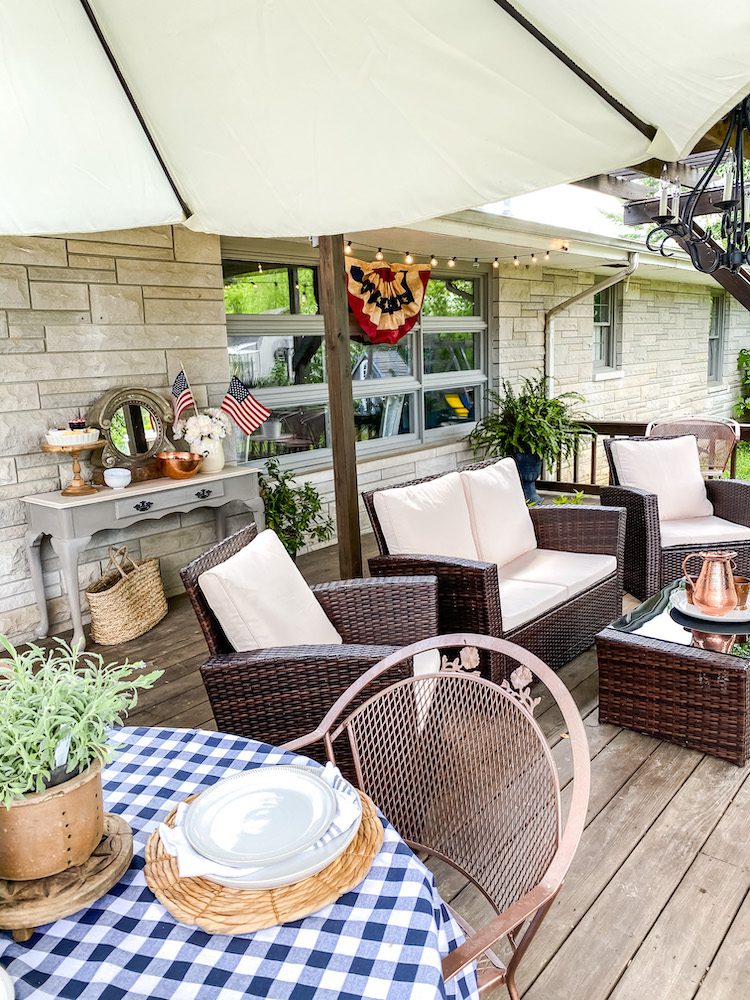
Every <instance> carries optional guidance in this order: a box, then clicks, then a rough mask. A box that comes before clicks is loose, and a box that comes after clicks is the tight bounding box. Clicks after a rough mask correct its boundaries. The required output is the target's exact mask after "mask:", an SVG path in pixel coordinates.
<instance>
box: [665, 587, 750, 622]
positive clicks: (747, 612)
mask: <svg viewBox="0 0 750 1000" xmlns="http://www.w3.org/2000/svg"><path fill="white" fill-rule="evenodd" d="M672 607H674V608H677V610H678V611H680V612H682V614H683V615H687V616H688V617H689V618H697V619H698V620H699V621H703V622H721V623H724V624H727V623H729V622H742V623H745V622H747V621H750V609H748V608H739V609H737V610H736V611H726V612H725V613H724V614H723V615H707V614H706V613H705V612H704V611H700V610H699V609H698V608H697V607H696V606H695V605H694V604H691V603H690V601H688V599H687V592H686V591H684V590H675V592H674V593H673V594H672Z"/></svg>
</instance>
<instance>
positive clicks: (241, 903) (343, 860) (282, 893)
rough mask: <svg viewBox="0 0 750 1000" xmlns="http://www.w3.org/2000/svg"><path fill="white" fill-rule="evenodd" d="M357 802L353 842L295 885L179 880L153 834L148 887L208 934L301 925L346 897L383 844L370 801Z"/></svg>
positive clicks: (171, 859)
mask: <svg viewBox="0 0 750 1000" xmlns="http://www.w3.org/2000/svg"><path fill="white" fill-rule="evenodd" d="M192 798H195V796H192ZM360 798H361V800H362V822H361V823H360V826H359V830H358V831H357V834H356V835H355V837H354V840H353V841H352V842H351V844H349V846H348V847H347V848H346V850H345V851H344V853H343V854H341V855H340V856H339V857H338V858H336V860H335V861H333V862H331V864H330V865H328V867H327V868H324V869H323V870H322V871H320V872H318V873H317V875H311V876H310V877H309V878H306V879H303V880H302V881H301V882H296V883H294V884H293V885H285V886H280V887H279V888H278V889H262V890H258V891H255V890H250V889H231V888H229V887H227V886H223V885H219V884H218V883H216V882H212V881H211V880H210V879H208V878H180V876H179V873H178V869H177V859H176V858H175V857H174V856H173V855H171V854H167V852H166V851H165V849H164V845H163V844H162V842H161V839H160V837H159V831H158V830H154V832H153V833H152V834H151V836H150V837H149V840H148V844H147V845H146V868H145V872H144V874H145V876H146V882H147V883H148V887H149V889H151V891H152V892H153V894H154V895H155V896H156V898H157V899H158V900H159V902H160V903H161V904H162V905H163V906H164V907H165V908H166V909H167V910H169V912H170V913H171V914H172V916H173V917H174V918H175V920H179V922H180V923H183V924H191V925H195V926H196V927H200V928H201V930H204V931H206V932H207V933H208V934H251V933H252V932H253V931H259V930H262V929H263V928H264V927H276V926H278V925H279V924H286V923H289V922H290V921H292V920H301V919H302V918H303V917H307V916H309V915H310V914H311V913H317V911H318V910H322V909H323V907H324V906H329V905H330V904H331V903H335V902H336V900H337V899H339V898H340V897H341V896H343V895H344V894H345V893H347V892H350V891H351V890H352V889H354V888H355V886H357V885H359V883H360V882H361V881H362V879H363V878H365V876H366V875H367V873H368V872H369V870H370V868H371V867H372V862H373V860H374V859H375V856H376V854H377V853H378V851H379V850H380V847H381V845H382V843H383V824H382V823H381V822H380V820H379V819H378V815H377V811H376V809H375V806H374V805H373V804H372V802H371V801H370V799H369V798H368V797H367V796H366V795H364V794H363V793H362V792H360ZM191 800H192V799H188V800H187V801H191ZM175 813H176V809H173V810H172V812H171V813H170V814H169V816H168V817H167V819H166V823H167V825H168V826H172V825H173V823H174V817H175Z"/></svg>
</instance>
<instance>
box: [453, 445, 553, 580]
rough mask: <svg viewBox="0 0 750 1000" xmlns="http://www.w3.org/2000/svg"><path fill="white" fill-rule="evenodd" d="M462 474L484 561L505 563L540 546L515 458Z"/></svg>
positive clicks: (475, 535)
mask: <svg viewBox="0 0 750 1000" xmlns="http://www.w3.org/2000/svg"><path fill="white" fill-rule="evenodd" d="M460 475H461V482H462V483H463V488H464V494H465V496H466V503H467V504H468V507H469V517H470V519H471V530H472V533H473V535H474V541H475V542H476V546H477V552H478V555H479V558H480V559H481V560H482V561H484V562H492V563H496V564H497V565H498V566H504V565H505V564H506V563H509V562H511V561H512V560H513V559H516V558H517V557H518V556H522V555H523V554H524V553H525V552H531V551H532V550H533V549H536V534H535V533H534V525H533V522H532V520H531V515H530V514H529V508H528V507H527V506H526V498H525V497H524V495H523V487H522V486H521V480H520V478H519V476H518V468H517V466H516V463H515V462H514V461H513V459H512V458H504V459H503V460H502V461H501V462H495V463H494V464H493V465H488V466H485V468H483V469H470V470H467V471H465V472H462V473H461V474H460Z"/></svg>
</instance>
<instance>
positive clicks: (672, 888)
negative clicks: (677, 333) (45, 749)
mask: <svg viewBox="0 0 750 1000" xmlns="http://www.w3.org/2000/svg"><path fill="white" fill-rule="evenodd" d="M364 550H365V556H366V557H367V556H369V555H371V554H372V553H373V550H374V545H373V540H372V537H371V536H365V539H364ZM299 566H300V569H301V570H302V572H303V573H304V574H305V576H306V578H307V579H308V581H309V582H311V583H316V582H323V581H326V580H333V579H336V578H337V576H338V574H337V567H336V561H335V549H327V550H319V551H317V552H314V553H311V554H309V555H304V556H302V557H300V561H299ZM626 600H627V599H626ZM630 603H631V604H632V603H633V602H632V600H631V601H630ZM92 648H93V649H95V650H96V651H98V652H101V653H102V655H103V656H104V658H105V659H106V660H107V661H115V660H117V661H120V660H122V659H124V658H125V657H129V658H130V659H131V660H138V659H143V660H144V662H145V664H146V668H149V669H150V668H152V667H159V668H161V669H163V670H164V671H165V673H164V676H163V677H162V678H161V680H160V681H159V682H158V684H157V685H156V686H155V687H154V688H153V689H152V690H150V691H146V692H143V693H142V694H141V698H140V702H139V705H138V706H137V707H136V708H135V709H134V711H133V712H132V713H131V715H130V718H129V720H128V722H129V723H130V724H132V725H168V726H184V727H187V728H203V729H213V728H215V727H214V721H213V716H212V713H211V706H210V705H209V703H208V699H207V697H206V693H205V689H204V687H203V684H202V681H201V677H200V672H199V668H200V665H201V663H202V662H203V661H204V659H205V657H206V656H207V649H206V646H205V643H204V641H203V637H202V635H201V633H200V631H199V629H198V626H197V622H196V619H195V617H194V615H193V613H192V609H191V608H190V605H189V602H188V601H187V598H185V597H184V596H183V597H179V598H175V599H173V600H172V601H170V613H169V615H168V617H167V618H166V619H165V620H164V621H162V622H160V623H159V625H157V626H156V627H155V628H154V629H152V630H151V631H150V632H149V633H147V634H146V635H145V636H142V637H141V638H140V639H138V640H135V641H134V642H132V643H126V644H124V645H122V646H110V647H106V648H103V649H97V647H92ZM560 676H561V677H562V679H563V680H564V681H565V683H566V685H567V686H568V688H569V689H570V690H571V693H572V695H573V698H574V700H575V702H576V705H577V706H578V708H579V710H580V712H581V714H582V716H583V719H584V725H585V728H586V732H587V736H588V740H589V753H590V757H591V776H592V784H591V797H590V801H589V808H588V813H587V820H586V823H587V825H586V830H585V832H584V835H583V838H582V841H581V846H580V848H579V850H578V853H577V855H576V858H575V860H574V862H573V865H572V868H571V870H570V873H569V875H568V879H567V881H566V884H565V885H564V887H563V889H562V891H561V893H560V896H559V897H558V899H557V901H556V902H555V904H554V906H553V907H552V909H551V911H550V913H549V915H548V917H547V919H546V920H545V922H544V923H543V925H542V928H541V930H540V932H539V934H538V936H537V938H536V940H535V941H534V942H533V944H532V945H531V947H530V949H529V952H528V954H527V955H526V956H525V959H524V961H523V962H522V964H521V966H520V970H519V981H520V985H521V987H522V988H523V990H524V992H523V996H524V998H525V1000H563V998H565V1000H569V998H573V997H575V998H581V1000H642V998H644V997H648V998H649V1000H739V998H740V997H743V996H746V995H748V988H747V982H748V980H749V979H750V949H749V948H748V947H747V941H748V938H750V769H748V768H737V767H734V766H733V765H731V764H727V763H725V762H722V761H718V760H715V759H714V758H711V757H707V756H705V755H702V754H700V753H697V752H696V751H693V750H687V749H684V748H681V747H677V746H674V745H672V744H669V743H665V742H659V741H658V740H656V739H652V738H651V737H648V736H644V735H641V734H638V733H633V732H630V731H629V730H622V729H620V728H618V727H617V726H612V725H600V724H599V721H598V712H597V699H598V678H597V672H596V657H595V654H594V652H593V650H589V651H588V652H586V653H584V654H582V655H581V656H579V657H577V658H576V659H575V660H574V661H573V662H572V663H570V664H568V665H566V666H565V667H564V668H563V669H562V670H561V671H560ZM536 714H537V718H538V719H539V721H540V723H541V725H542V728H543V730H544V732H545V734H546V735H547V738H548V739H549V740H550V743H551V745H552V755H553V758H554V760H555V763H556V765H557V767H558V773H559V775H560V781H561V786H562V789H563V792H562V795H563V805H564V806H565V804H566V803H567V802H568V800H569V794H570V787H569V783H570V780H571V775H572V764H571V755H570V741H569V740H568V739H566V735H567V734H566V732H565V726H564V724H563V722H562V719H561V717H560V714H559V712H558V711H557V710H556V709H555V708H554V707H551V702H550V700H549V698H548V697H543V700H542V702H541V704H540V705H539V707H538V709H537V713H536ZM488 849H489V848H488ZM430 867H431V868H432V870H433V872H434V873H435V875H436V879H437V882H438V886H439V888H440V889H441V892H442V893H443V896H444V898H445V900H446V901H447V902H450V903H452V905H454V906H456V907H457V908H458V909H459V910H461V912H462V913H463V914H464V916H465V917H466V918H467V919H468V920H469V921H470V922H474V921H479V922H481V919H482V918H486V917H487V916H488V915H489V907H488V905H487V904H486V903H485V902H484V901H483V900H482V898H481V897H480V896H479V894H478V893H477V892H476V891H475V890H470V889H469V888H467V887H466V881H465V879H464V878H463V877H462V876H459V875H457V873H456V872H455V871H453V870H452V869H450V868H448V867H447V866H445V865H443V864H439V863H435V864H431V865H430ZM495 997H496V998H497V1000H500V998H503V1000H505V998H507V992H506V991H504V990H501V991H497V992H496V993H495V994H494V995H493V1000H494V998H495Z"/></svg>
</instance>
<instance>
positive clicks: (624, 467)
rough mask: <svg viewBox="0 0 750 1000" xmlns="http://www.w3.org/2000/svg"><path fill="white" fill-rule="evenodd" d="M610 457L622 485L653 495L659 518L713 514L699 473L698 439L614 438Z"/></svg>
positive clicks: (674, 518) (665, 519) (690, 437)
mask: <svg viewBox="0 0 750 1000" xmlns="http://www.w3.org/2000/svg"><path fill="white" fill-rule="evenodd" d="M612 458H613V460H614V463H615V467H616V469H617V477H618V479H619V480H620V483H621V484H622V485H623V486H635V487H636V488H637V489H641V490H646V492H647V493H655V494H656V496H657V498H658V501H659V520H660V521H675V520H678V519H679V518H683V517H707V516H709V515H710V514H713V512H714V508H713V504H712V503H711V501H710V500H709V499H708V497H707V496H706V484H705V482H704V481H703V476H702V475H701V466H700V459H699V457H698V442H697V441H696V440H695V438H694V437H693V436H692V435H690V436H687V437H679V438H662V439H661V440H660V439H658V438H655V439H654V440H653V441H627V440H625V441H613V442H612Z"/></svg>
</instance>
